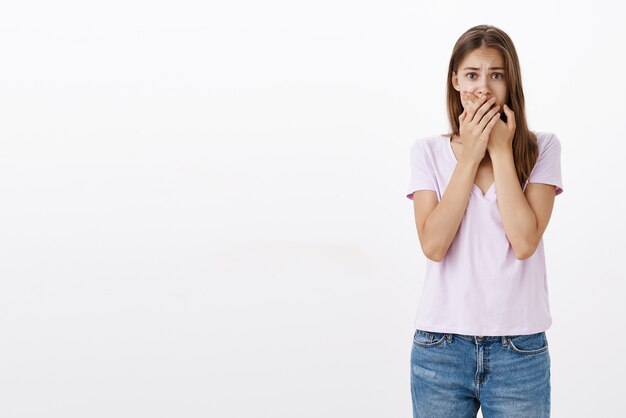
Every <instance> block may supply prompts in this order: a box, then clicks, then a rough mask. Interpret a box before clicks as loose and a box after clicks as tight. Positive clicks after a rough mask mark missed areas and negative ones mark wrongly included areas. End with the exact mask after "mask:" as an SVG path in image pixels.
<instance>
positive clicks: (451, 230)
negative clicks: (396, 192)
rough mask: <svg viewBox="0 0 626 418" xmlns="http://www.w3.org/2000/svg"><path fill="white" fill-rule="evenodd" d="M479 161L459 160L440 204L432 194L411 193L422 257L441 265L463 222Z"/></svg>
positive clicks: (431, 192)
mask: <svg viewBox="0 0 626 418" xmlns="http://www.w3.org/2000/svg"><path fill="white" fill-rule="evenodd" d="M478 165H479V162H478V161H471V160H469V159H461V160H460V161H459V162H458V163H457V164H456V167H455V169H454V172H453V173H452V177H451V178H450V182H449V183H448V186H447V187H446V190H445V192H444V193H443V196H442V197H441V201H440V202H437V194H436V193H435V192H433V191H432V190H420V191H417V192H415V193H413V208H414V212H415V225H416V227H417V234H418V237H419V240H420V245H421V247H422V251H423V252H424V255H425V256H426V257H428V258H429V259H430V260H432V261H437V262H440V261H441V260H443V257H444V256H445V255H446V253H447V252H448V248H449V247H450V244H452V241H453V240H454V237H455V236H456V233H457V231H458V229H459V226H460V225H461V220H463V215H464V214H465V209H466V208H467V204H468V202H469V199H470V194H471V191H472V187H473V185H474V178H475V177H476V172H477V170H478Z"/></svg>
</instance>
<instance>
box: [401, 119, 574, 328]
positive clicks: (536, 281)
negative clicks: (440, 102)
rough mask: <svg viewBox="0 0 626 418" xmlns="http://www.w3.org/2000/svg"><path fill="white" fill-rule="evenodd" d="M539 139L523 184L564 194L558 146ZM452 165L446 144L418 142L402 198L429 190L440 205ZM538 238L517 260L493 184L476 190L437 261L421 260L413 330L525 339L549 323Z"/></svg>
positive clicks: (441, 139) (549, 138)
mask: <svg viewBox="0 0 626 418" xmlns="http://www.w3.org/2000/svg"><path fill="white" fill-rule="evenodd" d="M532 132H533V133H535V135H536V136H537V142H538V145H539V158H538V159H537V163H536V164H535V167H534V168H533V170H532V172H531V174H530V177H529V179H528V180H527V181H526V183H525V184H524V188H523V190H526V185H527V184H528V183H529V182H530V183H545V184H551V185H555V186H556V195H559V194H561V193H562V192H563V185H562V182H561V143H560V141H559V139H558V138H557V136H556V135H555V134H554V133H551V132H536V131H532ZM456 163H457V160H456V157H455V155H454V152H453V151H452V146H451V144H450V137H449V136H444V135H437V136H433V137H423V138H418V139H417V140H416V141H415V142H414V144H413V146H412V148H411V176H410V180H409V187H408V190H407V193H408V194H407V195H406V196H407V197H408V198H409V199H411V200H412V199H413V192H414V191H417V190H433V191H435V192H436V193H437V198H438V200H441V197H442V195H443V193H444V191H445V190H446V186H447V185H448V182H449V181H450V178H451V177H452V172H453V171H454V167H455V165H456ZM548 296H549V295H548V282H547V276H546V263H545V256H544V248H543V239H542V240H541V241H540V242H539V245H538V247H537V249H536V251H535V253H534V254H533V255H532V256H530V257H529V258H527V259H525V260H518V259H517V258H515V254H514V252H513V249H512V247H511V244H510V242H509V241H508V239H507V237H506V234H505V231H504V226H503V224H502V218H501V216H500V211H499V209H498V204H497V201H496V188H495V182H494V183H493V184H492V185H491V187H490V188H489V190H487V193H486V194H485V195H483V193H482V191H481V190H480V188H479V187H478V186H477V185H476V184H474V185H473V186H472V191H471V194H470V199H469V202H468V204H467V209H466V211H465V214H464V216H463V219H462V221H461V224H460V226H459V229H458V231H457V234H456V236H455V237H454V240H453V241H452V244H451V245H450V247H449V249H448V251H447V253H446V255H445V257H444V258H443V260H442V261H441V262H435V261H432V260H430V259H428V258H426V277H425V281H424V286H423V289H422V294H421V297H420V300H419V303H418V307H417V313H416V316H415V328H417V329H421V330H425V331H433V332H444V333H455V334H466V335H476V336H501V335H525V334H533V333H536V332H541V331H545V330H547V329H548V328H549V327H550V325H551V324H552V317H551V315H550V306H549V301H548Z"/></svg>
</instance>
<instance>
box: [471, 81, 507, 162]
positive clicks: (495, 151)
mask: <svg viewBox="0 0 626 418" xmlns="http://www.w3.org/2000/svg"><path fill="white" fill-rule="evenodd" d="M479 99H480V98H479V97H478V96H476V95H475V94H473V93H469V92H466V95H465V102H466V103H467V104H468V105H471V104H475V103H477V102H478V100H479ZM504 113H505V114H506V123H505V122H503V121H502V120H501V119H500V118H497V121H496V122H495V126H494V127H493V129H491V133H490V134H489V142H488V143H487V152H488V153H489V156H490V157H492V158H493V157H494V156H497V155H500V154H501V153H509V154H511V153H512V152H513V151H512V150H513V137H514V136H515V126H516V125H515V113H514V112H513V111H512V110H511V109H510V108H509V107H508V106H507V105H506V104H505V105H504Z"/></svg>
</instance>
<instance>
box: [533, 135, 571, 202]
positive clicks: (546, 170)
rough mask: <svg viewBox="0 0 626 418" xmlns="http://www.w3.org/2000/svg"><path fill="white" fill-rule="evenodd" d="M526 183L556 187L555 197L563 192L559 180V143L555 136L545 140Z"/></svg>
mask: <svg viewBox="0 0 626 418" xmlns="http://www.w3.org/2000/svg"><path fill="white" fill-rule="evenodd" d="M528 183H544V184H552V185H554V186H556V190H555V194H554V195H555V196H558V195H560V194H561V193H562V192H563V182H562V180H561V141H560V140H559V138H558V137H557V136H556V135H555V134H551V135H550V136H549V137H548V138H546V144H545V145H544V147H543V149H542V150H541V151H540V153H539V158H537V162H536V163H535V167H534V168H533V170H532V171H531V173H530V176H529V177H528Z"/></svg>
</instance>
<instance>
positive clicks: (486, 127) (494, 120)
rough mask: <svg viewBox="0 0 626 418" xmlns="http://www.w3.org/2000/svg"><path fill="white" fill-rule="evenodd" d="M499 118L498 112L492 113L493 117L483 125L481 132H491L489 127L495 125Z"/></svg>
mask: <svg viewBox="0 0 626 418" xmlns="http://www.w3.org/2000/svg"><path fill="white" fill-rule="evenodd" d="M499 119H500V112H498V113H496V114H495V115H493V117H492V118H491V120H490V121H489V123H488V124H487V126H485V129H484V130H483V132H486V133H489V132H491V128H493V125H495V124H496V122H498V120H499Z"/></svg>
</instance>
